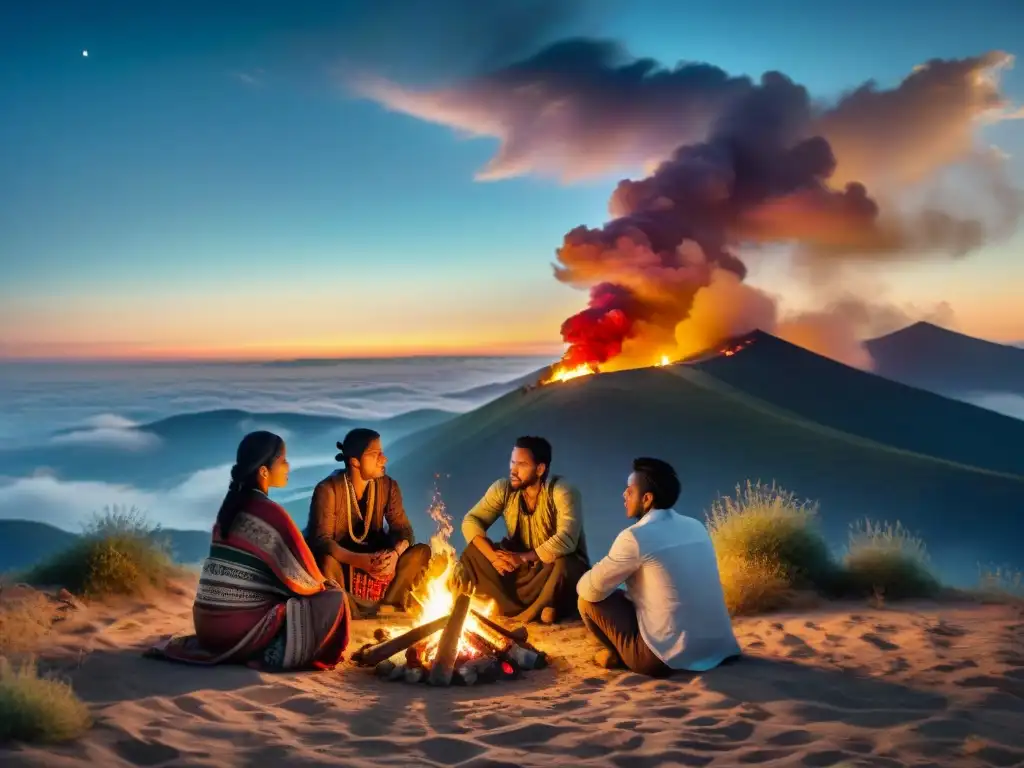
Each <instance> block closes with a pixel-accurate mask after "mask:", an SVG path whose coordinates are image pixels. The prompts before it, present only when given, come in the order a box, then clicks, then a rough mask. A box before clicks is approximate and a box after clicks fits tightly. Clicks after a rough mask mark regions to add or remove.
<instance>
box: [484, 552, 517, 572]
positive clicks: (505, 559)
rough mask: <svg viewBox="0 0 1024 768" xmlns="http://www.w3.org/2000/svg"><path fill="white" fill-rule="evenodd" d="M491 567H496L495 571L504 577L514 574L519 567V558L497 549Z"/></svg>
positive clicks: (511, 553)
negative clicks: (507, 574)
mask: <svg viewBox="0 0 1024 768" xmlns="http://www.w3.org/2000/svg"><path fill="white" fill-rule="evenodd" d="M491 565H493V566H494V570H496V571H497V572H498V573H500V574H501V575H502V576H504V575H505V574H506V573H512V571H514V570H515V569H516V568H518V567H519V557H518V556H517V555H516V554H515V553H513V552H508V551H506V550H504V549H496V550H494V557H493V558H492V559H491Z"/></svg>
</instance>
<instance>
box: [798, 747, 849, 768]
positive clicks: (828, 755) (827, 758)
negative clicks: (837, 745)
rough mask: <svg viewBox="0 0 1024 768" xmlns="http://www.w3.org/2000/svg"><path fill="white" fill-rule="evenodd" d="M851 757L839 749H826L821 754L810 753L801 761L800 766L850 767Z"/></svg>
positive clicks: (816, 767) (820, 767)
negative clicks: (843, 764) (843, 765)
mask: <svg viewBox="0 0 1024 768" xmlns="http://www.w3.org/2000/svg"><path fill="white" fill-rule="evenodd" d="M851 757H853V755H851V754H850V753H849V752H842V751H840V750H838V749H826V750H823V751H821V752H808V753H807V754H806V755H804V756H803V758H802V759H801V760H800V764H801V765H807V766H811V767H812V768H826V767H827V766H831V765H835V766H838V765H840V764H842V763H846V764H847V765H849V760H850V758H851Z"/></svg>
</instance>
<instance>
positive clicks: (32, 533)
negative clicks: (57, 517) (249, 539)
mask: <svg viewBox="0 0 1024 768" xmlns="http://www.w3.org/2000/svg"><path fill="white" fill-rule="evenodd" d="M160 536H162V537H164V538H165V539H166V540H167V542H168V544H169V545H170V548H171V554H172V556H173V557H174V559H175V560H176V561H178V562H180V563H196V562H199V561H200V560H202V559H203V558H205V557H206V555H207V554H208V553H209V551H210V533H209V531H178V530H171V529H162V530H161V531H160ZM76 538H78V534H74V533H70V532H69V531H65V530H62V529H60V528H56V527H54V526H52V525H47V524H46V523H37V522H35V521H32V520H0V573H6V572H8V571H20V570H22V569H25V568H28V567H31V566H33V565H36V564H37V563H39V562H40V561H42V560H45V559H46V558H48V557H51V556H53V555H56V554H58V553H60V552H62V551H64V550H65V549H67V548H68V547H69V546H70V545H71V544H72V543H73V542H74V541H75V539H76Z"/></svg>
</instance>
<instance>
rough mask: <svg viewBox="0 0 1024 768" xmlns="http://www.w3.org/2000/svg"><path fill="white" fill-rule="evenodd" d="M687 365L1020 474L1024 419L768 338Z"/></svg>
mask: <svg viewBox="0 0 1024 768" xmlns="http://www.w3.org/2000/svg"><path fill="white" fill-rule="evenodd" d="M748 338H749V340H750V342H751V343H750V344H749V346H747V347H746V348H745V349H743V350H742V351H741V352H739V353H737V354H735V355H731V356H729V357H725V356H717V357H714V358H711V359H709V360H706V361H704V362H700V363H695V364H694V365H693V367H694V368H695V369H697V370H699V371H702V372H703V373H705V374H707V375H708V376H710V377H712V378H713V379H715V380H716V381H718V382H721V383H722V384H724V385H728V386H729V387H735V388H736V389H737V390H739V391H740V392H743V393H744V394H747V395H750V396H753V397H755V398H758V399H760V400H764V401H766V402H768V403H771V404H772V405H773V406H776V407H778V408H780V409H783V410H785V411H788V412H790V413H793V414H795V415H798V416H800V417H802V418H805V419H808V420H810V421H813V422H816V423H818V424H822V425H824V426H828V427H833V428H835V429H838V430H841V431H843V432H848V433H850V434H853V435H859V436H861V437H865V438H868V439H870V440H875V441H877V442H880V443H885V444H886V445H891V446H894V447H897V448H903V449H906V450H909V451H914V452H916V453H923V454H926V455H929V456H935V457H937V458H942V459H948V460H950V461H955V462H959V463H962V464H968V465H970V466H975V467H982V468H985V469H992V470H995V471H998V472H1010V473H1013V474H1022V475H1024V450H1021V446H1024V421H1021V420H1019V419H1013V418H1009V417H1007V416H1003V415H1000V414H997V413H993V412H992V411H988V410H985V409H984V408H979V407H977V406H974V405H969V404H967V403H963V402H960V401H958V400H952V399H949V398H947V397H942V396H940V395H937V394H934V393H932V392H927V391H924V390H921V389H916V388H913V387H910V386H907V385H906V384H901V383H899V382H895V381H891V380H889V379H886V378H883V377H882V376H877V375H874V374H871V373H866V372H864V371H860V370H857V369H855V368H850V367H848V366H845V365H842V364H841V363H837V362H835V361H834V360H829V359H828V358H825V357H821V356H820V355H816V354H814V353H813V352H809V351H808V350H806V349H803V348H801V347H797V346H794V345H793V344H790V343H788V342H785V341H783V340H781V339H778V338H776V337H775V336H771V335H769V334H767V333H760V332H759V333H755V334H752V335H751V336H750V337H748Z"/></svg>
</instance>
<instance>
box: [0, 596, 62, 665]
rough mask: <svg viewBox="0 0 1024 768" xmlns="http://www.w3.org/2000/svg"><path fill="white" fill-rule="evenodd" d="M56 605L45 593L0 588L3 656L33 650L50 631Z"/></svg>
mask: <svg viewBox="0 0 1024 768" xmlns="http://www.w3.org/2000/svg"><path fill="white" fill-rule="evenodd" d="M53 617H54V610H53V605H52V604H51V603H50V600H49V599H48V598H47V597H46V595H44V594H42V593H40V592H36V591H35V590H22V589H18V588H16V587H10V586H7V587H3V588H0V657H4V656H6V657H8V658H10V657H13V656H18V655H21V654H24V653H29V652H34V651H35V650H36V649H37V648H38V647H39V643H40V641H41V640H42V639H43V638H44V637H45V636H46V635H47V634H49V632H50V627H51V625H52V623H53Z"/></svg>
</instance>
